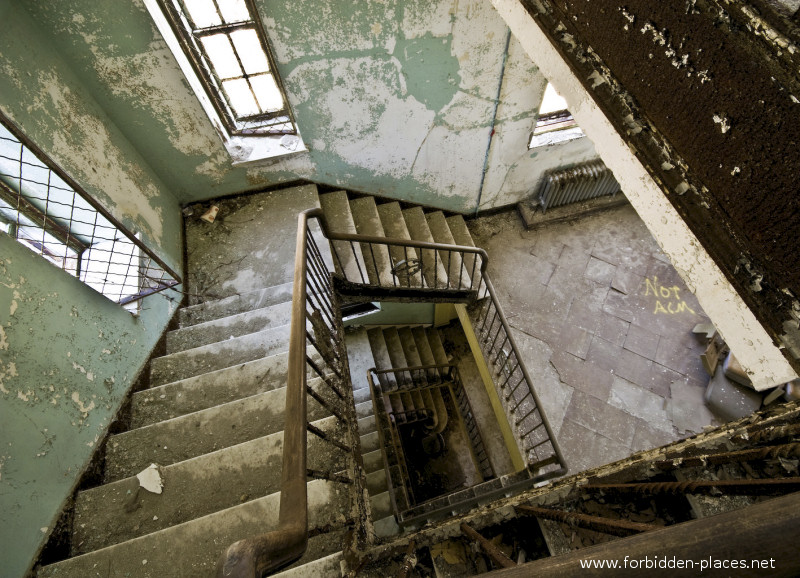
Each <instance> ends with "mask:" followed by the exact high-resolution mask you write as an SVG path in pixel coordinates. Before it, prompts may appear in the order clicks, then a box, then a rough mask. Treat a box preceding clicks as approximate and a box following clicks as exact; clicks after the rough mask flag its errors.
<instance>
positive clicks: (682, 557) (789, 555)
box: [489, 493, 800, 578]
mask: <svg viewBox="0 0 800 578" xmlns="http://www.w3.org/2000/svg"><path fill="white" fill-rule="evenodd" d="M798 527H800V493H794V494H790V495H788V496H783V497H780V498H775V499H772V500H767V501H764V502H760V503H758V504H754V505H752V506H748V507H747V508H743V509H740V510H734V511H731V512H725V513H724V514H719V515H717V516H710V517H708V518H701V519H698V520H691V521H689V522H683V523H681V524H675V525H674V526H669V527H667V528H662V529H660V530H654V531H653V532H644V533H642V534H638V535H636V536H630V537H628V538H622V539H620V540H614V541H612V542H607V543H605V544H597V545H595V546H590V547H588V548H582V549H580V550H576V551H573V552H570V553H567V554H563V555H561V556H552V557H549V558H542V559H540V560H534V561H532V562H529V563H528V564H523V565H520V566H518V567H516V568H508V569H503V570H497V571H495V572H491V573H490V574H489V575H490V576H495V577H496V578H530V577H531V576H546V577H547V578H573V577H574V576H581V577H584V576H587V577H593V576H602V577H608V576H617V575H620V576H641V575H644V574H645V573H646V575H647V576H648V577H653V578H660V577H663V578H674V576H676V575H680V576H683V575H692V576H694V575H700V572H699V569H700V563H701V561H705V562H706V563H708V562H709V561H710V562H711V563H712V568H713V562H714V561H719V562H722V561H727V562H728V564H729V565H728V568H730V562H731V561H732V560H736V561H739V560H745V561H746V562H747V563H748V565H749V564H751V562H752V561H754V560H758V561H759V562H764V561H765V562H766V566H765V568H768V569H760V568H759V569H755V568H745V569H741V568H740V569H736V570H730V569H719V570H716V572H714V571H713V569H709V570H708V574H709V575H711V576H719V575H722V576H729V575H733V573H734V572H735V575H736V576H737V578H738V577H743V578H744V577H748V576H766V575H769V576H770V577H787V578H789V577H793V576H798V575H800V556H798V555H797V528H798ZM656 556H657V557H658V558H657V560H655V561H656V562H657V561H658V560H663V561H664V562H668V561H672V566H671V567H669V566H668V565H667V564H666V563H665V564H664V566H666V567H659V565H658V564H657V563H656V564H654V567H653V568H647V569H644V566H643V565H642V566H639V567H638V570H637V569H635V568H632V567H631V564H630V562H631V561H635V562H637V565H638V563H639V562H640V561H641V560H644V559H649V560H651V561H653V560H654V558H655V557H656ZM626 560H627V569H624V568H625V563H626ZM686 560H691V561H692V562H693V563H694V564H696V565H695V566H694V568H693V569H691V570H690V569H688V568H690V567H687V566H685V565H684V566H683V568H684V570H676V563H675V562H676V561H681V562H683V561H686ZM591 561H596V563H599V562H601V561H610V562H615V561H616V562H617V564H618V565H619V569H618V570H609V569H608V568H607V567H606V568H592V567H591V566H590V563H591ZM759 565H760V564H759ZM703 575H704V574H703Z"/></svg>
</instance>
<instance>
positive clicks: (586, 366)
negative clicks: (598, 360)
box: [550, 350, 614, 401]
mask: <svg viewBox="0 0 800 578" xmlns="http://www.w3.org/2000/svg"><path fill="white" fill-rule="evenodd" d="M550 363H552V365H553V367H555V369H556V371H557V372H558V375H559V377H560V379H561V381H563V382H564V383H566V384H568V385H570V386H572V387H573V388H575V389H577V390H580V391H582V392H583V393H586V394H589V395H592V396H594V397H596V398H598V399H602V400H604V401H605V400H606V399H608V394H609V392H610V391H611V383H612V382H613V380H614V374H613V373H612V372H611V370H609V369H607V368H603V367H599V366H598V365H597V364H595V363H592V362H587V361H584V360H583V359H581V358H580V357H576V356H574V355H572V354H571V353H567V352H566V351H561V350H558V351H554V352H553V355H552V357H551V358H550Z"/></svg>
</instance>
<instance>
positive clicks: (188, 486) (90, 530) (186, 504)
mask: <svg viewBox="0 0 800 578" xmlns="http://www.w3.org/2000/svg"><path fill="white" fill-rule="evenodd" d="M314 424H315V425H316V426H317V427H319V428H320V429H322V430H323V431H325V432H329V433H331V434H333V435H334V436H336V437H338V438H339V439H341V437H342V432H341V428H340V427H337V420H336V418H334V417H328V418H323V419H321V420H317V421H316V422H315V423H314ZM308 438H309V439H308V463H309V467H310V468H312V469H320V470H330V469H334V470H339V469H344V467H345V465H346V463H345V460H344V454H343V453H342V452H341V451H340V450H336V449H335V448H334V446H332V445H330V444H329V443H328V442H325V441H324V440H322V439H320V438H318V437H317V436H313V435H310V436H308ZM282 451H283V432H282V431H280V432H276V433H273V434H270V435H267V436H263V437H260V438H256V439H254V440H250V441H247V442H243V443H241V444H237V445H234V446H230V447H227V448H224V449H221V450H217V451H215V452H211V453H208V454H204V455H201V456H198V457H195V458H192V459H189V460H185V461H181V462H177V463H175V464H170V465H167V466H163V467H161V468H159V472H160V474H161V479H162V483H163V490H162V493H161V494H155V493H152V492H149V491H147V490H144V489H140V484H139V480H138V479H137V478H136V476H131V477H128V478H125V479H122V480H118V481H116V482H112V483H109V484H105V485H103V486H98V487H96V488H91V489H89V490H84V491H81V492H78V494H77V496H76V499H75V509H74V522H73V538H72V545H73V555H78V554H84V553H86V552H90V551H93V550H98V549H100V548H104V547H106V546H109V545H112V544H116V543H120V542H123V541H125V540H129V539H131V538H135V537H138V536H142V535H145V534H149V533H152V532H155V531H158V530H162V529H164V528H167V527H169V526H174V525H176V524H180V523H183V522H186V521H188V520H191V519H194V518H199V517H201V516H205V515H207V514H210V513H213V512H216V511H219V510H223V509H225V508H229V507H232V506H235V505H237V504H239V503H241V502H243V501H247V500H250V499H253V498H256V497H258V496H265V495H268V494H270V493H272V492H276V491H278V490H279V489H280V481H281V480H280V472H281V464H282V460H283V454H282ZM234 472H235V475H232V474H233V473H234Z"/></svg>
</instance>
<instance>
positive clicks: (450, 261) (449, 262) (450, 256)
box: [447, 251, 453, 289]
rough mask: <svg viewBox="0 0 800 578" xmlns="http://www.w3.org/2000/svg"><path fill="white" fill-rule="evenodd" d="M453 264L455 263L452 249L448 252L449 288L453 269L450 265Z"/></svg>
mask: <svg viewBox="0 0 800 578" xmlns="http://www.w3.org/2000/svg"><path fill="white" fill-rule="evenodd" d="M452 264H453V252H452V251H448V252H447V288H448V289H449V288H450V277H451V274H450V273H451V271H452V268H451V267H450V266H451V265H452Z"/></svg>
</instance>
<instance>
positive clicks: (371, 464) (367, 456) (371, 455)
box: [361, 442, 384, 474]
mask: <svg viewBox="0 0 800 578" xmlns="http://www.w3.org/2000/svg"><path fill="white" fill-rule="evenodd" d="M361 445H362V448H361V450H362V452H361V453H362V459H363V460H364V471H365V472H366V473H367V474H371V473H372V472H377V471H379V470H380V471H384V469H383V452H381V450H379V449H378V450H374V451H371V452H364V451H363V450H364V448H363V445H364V444H363V442H362V444H361Z"/></svg>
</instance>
